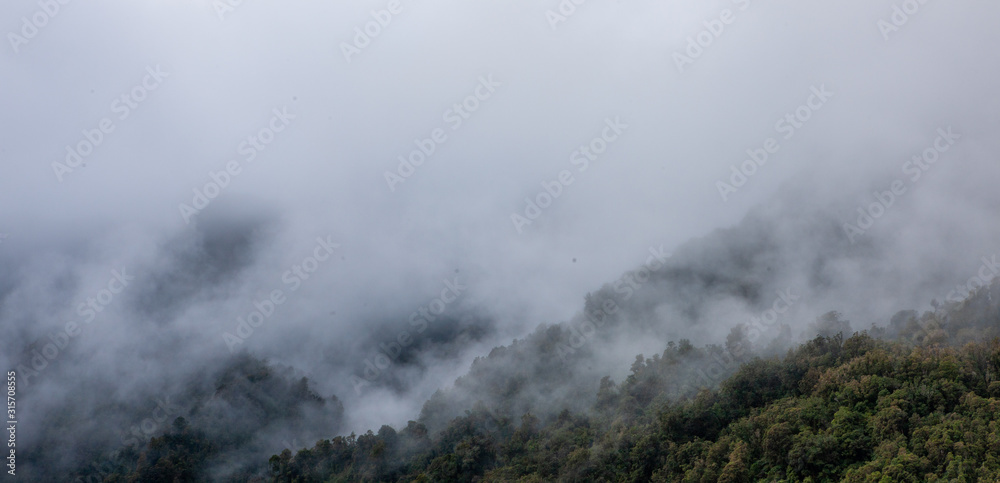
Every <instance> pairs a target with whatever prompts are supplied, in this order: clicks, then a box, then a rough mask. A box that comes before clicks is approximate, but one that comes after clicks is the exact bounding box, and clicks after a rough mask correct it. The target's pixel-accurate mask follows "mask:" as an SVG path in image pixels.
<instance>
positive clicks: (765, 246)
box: [0, 0, 1000, 472]
mask: <svg viewBox="0 0 1000 483" xmlns="http://www.w3.org/2000/svg"><path fill="white" fill-rule="evenodd" d="M232 3H239V2H232ZM229 5H230V3H229V2H220V1H208V0H188V1H185V2H168V3H156V2H131V3H126V2H109V1H97V2H68V3H67V4H65V5H63V4H61V3H59V2H48V3H47V2H46V1H42V2H39V3H27V2H22V3H21V4H18V5H13V4H11V5H6V6H4V7H3V8H2V9H0V25H2V26H4V29H5V31H7V32H9V33H8V35H6V36H5V37H6V38H7V40H8V45H6V46H5V48H3V49H0V65H2V68H0V84H2V85H4V86H6V88H5V89H4V90H3V91H2V92H0V99H2V101H3V106H4V107H5V109H3V110H2V114H0V127H2V128H3V129H0V234H2V236H0V333H2V334H3V336H2V337H0V363H2V364H3V366H4V367H8V368H11V370H20V369H18V367H19V366H22V367H25V368H30V367H32V361H31V359H32V357H35V356H34V354H36V353H33V351H42V350H43V348H44V346H45V345H46V344H49V343H50V342H51V343H52V344H57V342H59V341H62V342H63V344H64V345H63V344H57V345H60V347H59V348H58V349H59V350H58V354H56V355H55V356H54V357H48V355H43V356H41V357H43V358H44V360H45V361H46V365H45V368H44V369H42V370H38V368H37V366H38V364H36V366H35V370H36V372H37V374H33V375H32V374H30V373H29V374H21V375H20V376H19V377H20V378H21V379H20V381H21V382H20V385H19V388H18V395H19V401H18V404H19V407H20V408H22V409H20V412H19V415H20V418H21V419H20V423H19V427H18V428H19V433H18V434H19V443H18V445H19V446H18V447H19V448H23V449H22V451H24V452H25V453H22V454H26V455H27V454H31V455H34V456H30V457H29V456H25V458H27V459H26V460H25V462H24V463H23V464H24V465H29V466H28V468H27V469H26V470H25V471H26V472H30V471H31V468H32V466H30V465H39V466H40V465H43V464H44V461H46V460H47V458H48V456H46V455H45V452H46V451H47V450H48V448H43V447H42V446H43V443H42V442H43V440H44V438H43V436H42V435H44V434H51V433H52V432H58V434H60V435H61V436H62V437H64V438H65V439H66V440H65V445H66V447H65V448H63V450H65V451H67V452H68V453H69V454H70V455H73V456H72V457H76V458H79V457H81V456H80V455H81V454H83V453H84V452H85V450H87V451H101V450H105V449H109V446H110V449H113V447H114V446H115V445H117V444H118V443H117V442H116V441H117V440H118V437H117V436H116V434H117V432H118V431H120V430H121V429H122V428H124V427H127V426H128V425H130V424H137V422H138V421H139V420H141V419H142V418H146V417H148V416H147V415H148V413H149V411H151V410H152V408H153V407H155V406H156V402H155V401H156V399H157V398H162V397H166V396H168V395H169V396H171V397H173V400H172V402H173V404H176V405H177V407H178V408H179V409H177V412H179V413H184V412H185V411H188V410H189V409H190V407H191V405H192V404H194V402H193V401H184V400H183V397H184V396H183V395H184V394H185V393H187V391H190V390H191V389H190V388H191V387H192V386H193V385H194V384H195V383H193V382H192V381H201V380H203V379H204V380H209V379H211V378H212V377H214V374H216V373H218V371H220V370H221V368H222V367H224V366H225V365H226V364H227V362H226V361H228V360H230V358H231V357H233V355H234V354H239V353H242V352H244V351H245V352H247V353H250V354H253V355H255V356H259V357H263V358H267V359H268V360H269V361H272V362H274V363H276V364H281V365H283V366H287V367H288V368H289V371H292V372H295V373H296V374H299V375H304V376H307V377H308V378H309V380H310V381H311V383H312V384H313V389H314V390H315V391H316V393H317V394H319V395H321V396H323V397H326V398H329V397H330V396H332V395H336V397H337V398H339V399H340V401H342V402H343V406H344V421H343V424H342V425H340V426H339V427H337V429H331V428H324V429H328V430H330V431H337V432H338V433H349V432H351V431H356V432H363V431H366V430H368V429H373V428H374V429H377V428H378V427H379V426H380V425H381V424H386V423H387V424H393V425H397V427H398V425H401V424H402V425H405V422H406V421H407V420H408V419H414V418H416V417H417V415H418V414H419V413H420V410H421V407H422V406H423V404H424V402H425V401H426V400H427V399H428V398H429V397H430V396H431V395H432V394H433V393H434V391H435V390H437V389H439V388H447V387H449V386H450V385H451V384H452V383H453V382H454V380H455V379H456V378H457V377H459V376H461V375H463V374H465V373H466V372H467V371H468V370H469V367H470V364H471V363H472V362H473V360H474V359H475V358H476V357H482V356H485V355H486V354H489V353H490V350H491V349H492V348H493V347H496V346H500V345H508V344H510V343H511V342H512V341H513V340H514V339H519V338H523V337H525V336H527V335H528V334H529V333H531V332H532V331H534V330H535V329H536V328H537V327H538V326H539V325H541V324H558V323H562V322H568V321H571V320H577V321H579V320H580V317H581V312H582V310H583V308H584V297H585V296H586V295H587V294H588V293H596V292H597V291H598V290H599V289H601V287H602V286H603V285H604V284H611V285H610V286H609V287H611V288H610V289H608V290H611V291H615V287H616V286H615V282H616V281H617V280H620V277H622V276H623V274H624V273H626V272H628V271H630V270H636V269H639V268H640V267H642V266H643V265H644V264H647V263H648V262H649V260H650V257H651V256H653V257H654V258H656V257H657V255H656V254H661V255H660V256H662V259H658V260H659V262H658V268H657V269H656V270H653V271H654V272H656V273H657V274H658V275H654V276H653V277H652V278H651V280H652V282H650V283H647V284H643V285H642V287H641V288H639V287H634V289H635V293H636V295H637V297H635V299H632V300H631V301H629V304H631V305H629V309H628V310H626V311H625V312H624V314H626V315H622V317H624V318H625V319H626V323H625V324H624V325H622V326H620V327H619V329H617V331H616V332H615V334H614V337H609V338H607V340H601V341H600V342H599V344H595V348H594V352H595V354H597V355H594V356H593V357H594V364H593V365H592V367H593V368H592V371H593V372H594V373H595V374H609V375H612V376H613V377H621V376H623V375H624V374H625V373H626V371H627V369H628V363H629V362H630V361H631V360H632V359H633V358H634V356H635V355H636V354H638V353H646V354H650V353H655V352H657V351H662V350H663V347H664V346H665V344H666V343H667V342H668V341H669V340H678V339H681V338H687V339H691V340H692V341H694V342H696V343H699V344H701V343H719V342H724V340H725V336H726V334H728V333H729V331H730V329H731V328H732V327H733V326H735V325H738V324H743V323H747V322H749V320H750V317H759V316H760V315H761V314H762V313H763V312H764V311H766V310H767V309H768V308H769V307H771V306H772V303H773V302H774V301H775V300H776V298H779V295H778V292H779V291H781V290H787V289H791V290H793V291H794V292H795V293H796V294H798V296H799V299H798V301H797V302H796V303H794V304H793V305H792V307H791V309H792V310H791V311H790V313H788V314H786V315H783V316H782V323H785V324H789V325H790V326H791V327H792V328H793V329H794V331H795V332H796V336H797V337H798V336H803V337H807V336H809V334H808V333H809V331H810V330H813V328H814V327H811V326H809V325H808V324H809V323H811V322H813V321H814V320H815V319H816V317H818V316H819V315H821V314H823V313H826V312H828V311H830V310H838V311H841V312H842V313H843V314H845V318H847V319H849V320H850V321H851V327H852V328H853V329H854V330H860V329H864V328H867V327H869V326H871V325H872V324H879V325H885V324H886V323H887V321H888V317H889V316H891V315H892V314H893V313H895V312H896V311H897V310H900V309H908V308H913V309H918V310H931V305H930V304H931V301H932V300H934V299H936V300H937V301H944V300H945V299H948V298H949V294H951V292H952V291H955V290H956V285H959V284H961V285H963V286H964V285H966V284H967V283H968V281H969V279H970V277H974V276H976V274H977V273H978V272H979V270H980V267H981V266H982V265H983V264H984V261H983V258H986V259H989V257H992V256H994V255H996V254H997V252H998V251H1000V248H998V247H997V243H996V240H998V239H1000V238H998V236H997V235H1000V233H998V231H1000V230H998V229H1000V224H997V223H996V220H995V216H996V215H995V214H996V213H997V208H998V207H1000V196H998V195H997V190H996V180H997V179H1000V177H998V175H1000V172H998V171H1000V168H998V164H997V163H996V160H995V153H996V152H997V151H998V146H997V144H998V141H997V139H998V137H997V136H996V135H995V134H996V130H997V128H998V127H1000V114H998V112H1000V96H997V95H996V94H995V92H994V89H995V86H996V85H998V83H1000V71H998V69H997V68H996V65H997V62H996V58H995V57H996V55H995V54H994V53H993V47H994V46H996V45H998V40H1000V39H998V37H1000V34H998V33H994V32H995V29H993V28H992V27H993V19H994V18H995V15H996V14H998V13H1000V6H998V5H995V4H992V3H988V2H968V3H963V4H949V3H946V2H928V3H926V4H924V5H919V8H914V7H915V6H916V5H918V4H916V3H915V2H902V3H900V2H896V3H895V4H894V3H893V2H891V1H876V2H862V1H858V0H851V1H847V2H840V3H837V4H819V3H802V4H778V3H773V2H761V1H759V0H753V1H748V0H734V1H714V2H694V1H686V2H666V3H664V2H622V1H596V0H591V1H589V2H584V3H582V4H581V5H576V4H575V3H573V2H570V1H568V0H565V1H563V2H558V1H555V0H551V1H547V2H543V3H542V4H538V5H531V4H528V3H525V4H523V5H521V4H516V3H513V4H512V3H510V2H501V1H489V2H477V3H467V2H434V3H423V4H420V3H409V2H406V1H405V0H404V1H396V0H393V1H390V2H382V1H378V2H374V1H367V2H358V3H350V4H343V3H340V4H325V3H320V2H292V3H284V4H274V5H271V4H267V3H264V2H242V3H241V4H240V5H236V6H231V7H230V6H229ZM900 5H902V7H900ZM897 7H898V11H897V10H895V9H894V8H897ZM903 7H905V8H906V9H908V10H909V11H911V12H912V11H913V10H916V11H915V13H910V14H907V13H905V12H904V10H903ZM560 9H562V10H560ZM39 12H41V13H39ZM53 12H55V13H54V14H53ZM560 12H561V13H560ZM32 19H34V20H32ZM366 29H367V31H368V33H364V32H365V30H366ZM372 33H375V34H374V35H372ZM699 42H700V43H699ZM914 156H918V157H919V156H923V159H920V160H914V159H913V157H914ZM754 157H755V158H756V159H757V161H754V160H753V158H754ZM402 159H405V160H403V161H401V160H402ZM748 163H749V164H748ZM740 170H742V171H740ZM887 193H888V194H887ZM873 204H876V205H878V206H876V208H875V209H874V211H873V209H872V206H873ZM859 208H860V209H862V211H863V212H864V213H866V215H867V216H868V217H870V218H871V219H870V220H869V219H865V216H861V218H862V219H859V212H858V209H859ZM869 221H870V222H871V223H870V224H869V223H868V222H869ZM848 223H850V224H852V225H854V226H855V228H857V229H851V228H849V227H845V224H848ZM869 225H870V226H869ZM651 254H652V255H651ZM659 267H668V268H669V270H670V271H669V273H668V274H666V275H664V274H663V272H662V271H657V270H659ZM685 271H690V273H691V274H692V275H690V277H689V278H684V277H682V276H680V275H678V274H683V273H688V272H685ZM685 276H686V275H685ZM678 280H687V282H684V283H681V282H678ZM617 287H619V288H620V287H622V285H618V286H617ZM276 292H277V293H278V294H279V295H278V296H275V293H276ZM617 293H619V294H622V293H623V292H617ZM109 295H110V297H109ZM951 295H952V298H954V297H958V296H959V295H961V294H951ZM630 298H631V297H630ZM265 301H268V302H269V303H270V304H271V305H270V307H271V308H267V307H268V302H265ZM620 301H621V302H622V303H623V304H624V303H625V301H624V300H620ZM262 307H263V308H262ZM98 309H100V310H99V311H98ZM255 311H256V312H257V313H259V314H262V315H264V316H263V317H261V318H262V319H263V320H262V321H260V323H259V324H258V325H257V326H256V327H250V326H249V324H248V325H247V326H245V327H244V328H243V329H240V328H239V326H240V324H241V322H242V321H247V320H248V319H249V318H250V315H251V314H252V313H254V312H255ZM421 311H423V312H421ZM267 312H270V314H266V313H267ZM414 314H418V315H414ZM421 314H422V315H421ZM428 314H430V315H428ZM241 318H242V319H241ZM88 319H90V320H88ZM421 321H423V322H421ZM67 323H74V324H75V326H74V327H75V328H76V329H78V334H77V333H76V332H77V331H70V330H68V329H69V327H68V325H67ZM420 328H423V330H418V329H420ZM248 329H252V330H248ZM60 331H62V332H67V333H68V332H73V333H69V335H68V336H66V337H65V338H64V339H60V336H59V335H58V334H59V333H60ZM402 334H406V337H403V339H402V340H409V341H410V342H408V343H406V345H407V347H406V348H405V349H404V350H401V351H400V352H399V356H398V358H397V359H396V360H394V361H392V364H391V365H390V366H389V367H387V368H379V367H378V365H377V363H378V361H377V360H376V357H377V356H378V354H379V353H380V350H382V349H380V344H385V345H386V347H390V349H389V350H388V351H387V352H389V353H390V354H389V355H390V356H391V355H393V354H392V353H393V352H395V351H394V350H392V349H391V343H392V342H393V341H397V343H400V342H399V341H400V340H401V339H400V337H401V335H402ZM57 339H58V340H57ZM598 347H599V348H601V350H597V348H598ZM401 349H402V347H401ZM37 354H41V352H37ZM49 354H51V350H50V352H49ZM382 357H383V359H385V357H384V356H382ZM383 362H384V361H383ZM372 367H375V368H376V369H377V370H372ZM366 370H367V371H369V372H367V373H366ZM22 372H24V371H23V370H22ZM373 374H377V375H375V376H372V375H373ZM25 376H27V378H26V377H25ZM360 381H363V383H361V382H360ZM206 384H208V383H206ZM69 401H72V402H69ZM115 405H118V407H123V408H129V409H128V410H123V411H121V412H120V414H119V416H116V417H112V416H108V417H107V418H100V417H98V418H96V419H95V418H94V415H99V414H103V415H107V414H109V413H108V411H110V410H109V409H108V408H109V407H111V406H115ZM67 408H70V409H67ZM56 415H58V418H57V423H54V422H52V421H53V420H54V419H53V418H55V417H56ZM130 418H131V419H130ZM273 432H274V433H275V434H277V433H280V431H277V430H273V428H272V429H268V430H267V436H262V437H261V438H262V440H264V441H266V443H263V444H262V445H263V446H264V447H265V448H264V449H262V451H263V452H265V453H266V452H267V451H271V452H276V451H280V449H281V448H283V447H285V446H287V443H285V442H284V441H282V438H294V437H296V436H295V434H294V431H286V432H285V433H289V434H281V435H280V436H279V435H274V436H272V433H273ZM312 436H313V435H308V436H307V435H303V436H302V437H301V438H298V439H299V441H298V442H299V443H302V446H305V445H307V444H311V443H312V442H313V441H315V438H314V439H313V440H306V439H305V438H307V437H312ZM329 436H332V435H326V436H325V437H329ZM109 441H110V442H109ZM288 441H290V440H288Z"/></svg>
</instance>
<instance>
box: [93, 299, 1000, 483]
mask: <svg viewBox="0 0 1000 483" xmlns="http://www.w3.org/2000/svg"><path fill="white" fill-rule="evenodd" d="M997 301H1000V283H994V284H992V286H990V287H988V288H983V289H980V290H979V291H977V292H976V293H974V294H972V295H971V296H970V297H969V298H968V299H967V300H965V301H963V302H960V303H949V304H947V305H943V306H939V307H938V310H937V311H936V312H927V313H924V314H922V315H918V314H916V313H915V312H913V311H903V312H899V313H898V314H897V315H896V316H895V317H893V318H892V319H891V320H890V321H887V323H886V324H885V326H884V327H872V328H871V329H869V330H866V331H861V332H856V333H854V334H853V335H846V334H842V333H838V334H834V335H818V336H816V337H815V338H814V339H812V340H810V341H808V342H806V343H804V344H800V345H798V346H797V347H795V348H793V349H790V350H788V351H787V352H786V353H784V354H783V355H780V356H779V355H771V356H766V357H762V356H760V355H758V354H756V353H753V352H752V350H753V349H752V348H751V347H752V346H751V345H750V344H749V343H748V342H747V340H746V337H745V336H744V334H743V328H735V329H734V330H733V332H732V333H731V334H730V336H729V338H728V341H727V343H726V344H725V346H724V347H723V346H707V347H695V346H693V345H692V344H691V343H690V342H688V341H687V340H681V341H679V342H678V343H670V344H668V346H667V347H666V348H664V351H663V352H662V353H660V354H654V355H653V356H652V357H643V356H642V355H639V356H637V357H636V360H635V362H634V363H633V365H632V367H631V373H630V375H629V376H628V377H627V378H625V379H624V380H622V381H613V380H611V378H609V377H604V378H603V379H600V380H595V381H593V387H594V388H595V395H596V398H589V399H587V400H593V401H596V402H595V403H594V404H593V405H591V406H590V407H584V408H580V407H572V406H574V405H565V407H564V408H562V409H560V410H558V411H555V410H553V408H552V407H551V406H550V405H540V406H539V407H538V409H537V410H535V409H534V408H532V407H528V406H530V404H529V403H526V402H525V401H531V400H532V399H530V398H529V399H525V398H521V397H515V396H513V395H516V394H519V386H520V385H522V381H523V380H524V379H525V378H528V377H534V378H535V382H537V381H538V380H542V381H544V380H553V381H555V380H556V379H557V378H558V377H559V374H560V373H561V372H562V371H567V370H571V366H569V365H567V364H565V363H561V362H560V361H562V359H560V357H559V356H558V355H557V349H558V347H559V344H561V343H563V342H565V341H564V340H563V339H562V337H566V336H567V335H566V334H563V333H562V332H560V327H559V326H554V327H543V328H540V329H539V330H538V331H536V333H534V334H533V335H532V336H530V337H528V338H527V339H526V340H522V341H518V342H517V343H515V344H513V345H511V346H509V347H503V348H497V349H495V350H494V351H493V353H491V354H490V355H489V356H487V357H485V358H483V359H480V360H479V361H477V362H476V364H474V366H473V369H472V370H471V371H470V373H469V374H468V375H467V376H465V377H463V378H462V379H460V380H459V381H457V383H456V387H455V388H453V389H451V391H459V390H461V388H462V386H463V384H468V383H469V382H467V381H469V380H471V379H475V380H476V381H477V382H476V386H477V387H490V388H492V390H491V391H489V392H487V393H483V394H482V396H483V398H482V399H481V400H480V401H477V402H476V403H474V404H473V405H471V406H470V407H468V408H466V409H465V410H464V415H462V416H460V417H453V418H450V419H449V418H448V413H449V412H450V411H451V410H452V408H449V407H446V406H445V405H443V404H442V403H441V401H443V400H445V399H447V397H446V396H447V394H446V393H447V391H446V392H440V393H439V394H438V395H436V396H435V398H432V399H431V400H430V401H428V402H427V403H426V404H425V407H424V410H423V412H422V414H421V415H420V417H419V418H418V420H416V421H410V422H409V423H407V425H406V427H403V428H400V429H399V430H397V429H395V428H393V427H392V426H390V425H384V426H382V427H381V428H380V429H379V430H378V431H377V432H373V431H368V432H367V433H366V434H361V435H356V434H351V435H348V436H336V437H333V438H331V439H322V440H320V441H318V442H317V443H316V444H315V445H314V446H313V447H311V448H306V449H295V448H290V449H286V450H285V451H283V452H282V453H281V454H279V455H274V456H272V457H271V458H270V460H269V461H268V462H267V463H266V467H265V466H264V462H263V461H262V462H261V466H259V467H257V468H251V469H243V471H242V472H233V473H231V474H229V475H228V476H226V477H225V478H224V479H229V480H231V481H247V480H250V481H275V482H314V481H315V482H325V481H332V482H341V481H342V482H349V481H351V482H353V481H387V482H397V481H426V482H440V481H464V482H473V481H482V482H488V481H496V482H500V481H521V482H542V481H609V482H610V481H635V482H642V481H704V482H710V481H724V482H744V481H785V482H792V481H814V482H819V481H873V482H890V481H891V482H897V481H913V482H918V481H998V480H1000V459H998V456H997V455H998V454H1000V432H998V430H1000V428H998V422H997V420H998V417H1000V339H998V338H997V337H998V335H1000V332H998V327H1000V325H998V323H1000V306H998V304H997ZM817 322H822V323H823V324H825V325H827V326H831V325H832V326H838V325H842V324H846V321H843V320H840V315H839V314H837V313H835V312H834V313H829V314H826V315H824V316H823V317H821V320H820V321H817ZM538 351H541V352H548V353H549V355H550V356H551V357H550V358H549V359H548V362H549V363H550V364H549V365H548V366H547V367H549V370H548V372H543V373H539V374H529V373H523V372H518V371H517V370H507V371H501V370H493V371H490V370H487V369H486V368H490V367H493V368H498V367H507V368H510V367H514V368H516V367H517V366H516V365H513V366H511V365H510V361H512V360H524V359H526V355H527V354H528V353H534V352H538ZM769 351H770V352H773V347H772V348H771V349H767V348H763V349H761V350H759V351H758V352H759V353H763V354H766V353H768V352H769ZM570 362H571V360H570ZM491 363H492V364H491ZM260 370H262V371H265V372H263V373H261V374H265V377H267V376H266V370H265V369H263V367H262V366H261V369H260ZM244 372H245V371H244ZM244 377H248V379H247V380H252V379H253V376H252V375H249V374H244ZM715 381H720V382H718V383H715ZM286 390H287V391H289V392H290V393H295V394H297V396H296V397H297V398H305V399H309V398H310V397H312V396H309V395H308V394H309V391H308V387H307V385H306V383H305V382H300V385H299V386H297V387H288V388H286ZM581 390H582V389H581ZM503 394H510V395H512V396H510V398H509V399H504V398H503V397H502V395H503ZM563 396H564V397H568V396H569V395H563ZM293 400H295V399H294V398H293ZM555 400H563V399H560V398H558V397H557V398H555ZM487 401H488V402H487ZM317 402H318V401H317ZM576 406H579V405H576ZM444 419H448V420H447V421H446V422H444V423H443V427H442V429H441V430H440V431H438V430H433V429H429V428H433V427H435V426H437V425H438V424H439V423H438V422H439V421H442V420H444ZM232 444H233V442H222V441H218V440H215V439H213V438H212V437H209V436H208V435H206V434H205V432H204V431H203V430H201V429H199V428H198V427H197V426H196V425H192V424H190V423H189V422H188V421H186V420H185V419H183V418H178V419H177V420H175V421H174V424H173V428H172V429H171V430H170V431H169V432H167V433H166V434H164V435H163V436H162V437H157V438H153V439H152V440H151V441H150V442H149V444H148V445H147V446H146V447H145V448H144V449H143V450H142V451H141V452H139V453H138V454H136V455H133V458H134V459H133V461H132V464H122V465H121V466H119V470H118V472H116V473H115V474H113V475H111V476H110V477H109V478H108V481H196V480H203V479H206V478H207V477H208V476H209V475H208V474H207V473H205V471H206V470H207V468H206V467H205V465H204V462H205V461H206V458H207V457H209V456H212V455H217V454H218V453H219V452H220V451H223V450H224V449H225V448H226V447H231V446H232ZM212 476H213V477H218V476H220V475H218V474H216V475H212Z"/></svg>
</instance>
